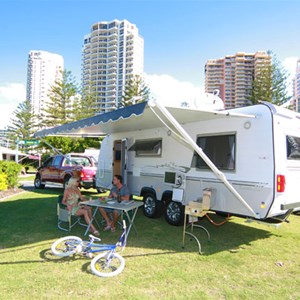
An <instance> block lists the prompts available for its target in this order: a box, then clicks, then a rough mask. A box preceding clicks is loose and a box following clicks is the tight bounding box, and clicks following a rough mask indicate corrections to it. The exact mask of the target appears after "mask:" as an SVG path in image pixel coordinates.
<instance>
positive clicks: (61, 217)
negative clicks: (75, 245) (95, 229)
mask: <svg viewBox="0 0 300 300" xmlns="http://www.w3.org/2000/svg"><path fill="white" fill-rule="evenodd" d="M62 199H63V195H59V196H58V200H57V227H58V228H59V229H60V230H64V231H71V228H72V227H73V226H75V225H76V224H79V225H81V226H85V227H87V226H88V225H87V224H85V223H82V222H81V217H80V216H74V215H72V214H71V212H70V211H68V210H67V208H66V206H65V205H64V204H62V203H61V202H62ZM63 223H66V225H63Z"/></svg>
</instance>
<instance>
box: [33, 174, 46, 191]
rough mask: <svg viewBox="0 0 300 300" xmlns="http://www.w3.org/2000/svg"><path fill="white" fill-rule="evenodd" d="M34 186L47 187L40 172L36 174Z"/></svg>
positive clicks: (38, 187) (37, 187)
mask: <svg viewBox="0 0 300 300" xmlns="http://www.w3.org/2000/svg"><path fill="white" fill-rule="evenodd" d="M34 187H35V188H36V189H43V188H45V184H43V183H42V178H41V175H40V174H37V175H36V176H35V179H34Z"/></svg>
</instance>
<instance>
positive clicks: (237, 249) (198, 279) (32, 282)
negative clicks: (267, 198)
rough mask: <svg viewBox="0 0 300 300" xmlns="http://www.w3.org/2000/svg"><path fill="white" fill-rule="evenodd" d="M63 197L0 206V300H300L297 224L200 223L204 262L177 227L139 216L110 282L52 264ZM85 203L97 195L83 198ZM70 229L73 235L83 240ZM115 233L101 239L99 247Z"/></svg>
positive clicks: (75, 265) (36, 195) (83, 267)
mask: <svg viewBox="0 0 300 300" xmlns="http://www.w3.org/2000/svg"><path fill="white" fill-rule="evenodd" d="M61 192H62V190H61V189H45V190H34V191H31V192H25V193H22V194H19V195H16V196H14V197H12V198H10V199H5V200H2V201H0V270H1V272H0V274H1V277H0V291H1V293H0V295H1V296H0V299H18V298H19V299H74V298H91V299H96V298H103V299H300V249H299V248H300V243H299V241H300V216H296V215H292V216H291V217H290V223H284V224H282V225H281V227H279V228H273V227H269V226H266V225H262V224H257V223H250V224H249V223H245V220H243V219H239V218H232V219H231V220H230V221H229V222H227V223H226V224H225V225H223V226H220V227H216V226H214V225H212V224H210V223H209V222H208V220H207V219H206V218H204V219H203V220H202V221H201V225H203V226H205V227H206V228H207V229H208V230H209V232H210V235H211V241H210V242H208V241H207V237H206V235H205V232H204V231H201V230H197V232H196V234H197V236H199V239H200V241H201V245H202V250H203V255H199V254H198V247H197V244H196V242H195V241H193V240H192V241H190V239H189V238H186V243H185V248H184V249H182V231H183V227H174V226H170V225H168V224H167V223H166V221H165V220H164V219H163V218H159V219H148V218H146V217H144V216H143V213H142V210H140V211H139V212H138V214H137V217H136V222H135V225H136V228H137V230H138V234H137V235H136V234H135V233H134V231H132V232H131V233H130V236H129V238H128V243H127V247H126V249H125V251H124V252H123V253H122V255H123V257H124V258H125V260H126V266H125V269H124V271H123V272H122V273H121V274H120V275H118V276H116V277H112V278H100V277H97V276H95V275H93V274H91V272H90V266H89V265H90V259H88V258H85V257H80V256H75V257H71V258H57V257H55V256H53V255H52V254H51V252H50V247H51V244H52V243H53V242H54V241H55V240H56V239H57V238H60V237H62V236H65V235H69V234H68V233H65V232H63V231H60V230H58V229H57V227H56V225H57V220H56V199H57V195H58V194H60V193H61ZM85 193H86V194H87V195H89V194H90V195H93V196H94V195H95V193H93V192H89V191H86V192H85ZM212 218H214V219H215V220H217V221H221V219H218V218H217V217H216V216H214V215H213V216H212ZM83 233H84V228H83V227H80V226H76V227H74V228H73V230H72V232H71V234H72V235H78V236H80V237H83ZM120 234H121V230H120V229H118V230H117V231H116V232H115V233H111V232H105V233H102V232H101V238H102V240H103V242H105V243H114V242H116V241H117V239H118V237H119V235H120Z"/></svg>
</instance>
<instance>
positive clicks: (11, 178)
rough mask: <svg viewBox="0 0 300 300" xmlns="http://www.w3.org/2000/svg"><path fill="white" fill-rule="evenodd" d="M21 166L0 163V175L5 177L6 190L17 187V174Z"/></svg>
mask: <svg viewBox="0 0 300 300" xmlns="http://www.w3.org/2000/svg"><path fill="white" fill-rule="evenodd" d="M21 169H22V166H21V165H19V164H17V163H16V162H14V161H6V160H2V161H0V174H4V175H6V176H7V186H8V188H14V187H17V186H18V182H19V178H18V177H19V174H20V172H21Z"/></svg>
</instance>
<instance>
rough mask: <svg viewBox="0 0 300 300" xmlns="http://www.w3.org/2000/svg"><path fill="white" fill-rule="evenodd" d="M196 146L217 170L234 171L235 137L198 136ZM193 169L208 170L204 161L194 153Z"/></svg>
mask: <svg viewBox="0 0 300 300" xmlns="http://www.w3.org/2000/svg"><path fill="white" fill-rule="evenodd" d="M197 145H198V146H199V147H200V148H202V150H203V151H204V153H205V154H206V155H207V156H208V157H209V159H210V160H211V161H212V162H213V163H214V164H215V165H216V167H217V168H218V169H222V170H234V169H235V135H234V134H230V135H216V136H200V137H198V138H197ZM192 167H193V168H199V169H208V168H209V167H208V166H207V164H206V163H205V162H204V160H203V159H202V158H201V157H200V156H199V155H198V153H196V152H195V153H194V157H193V161H192Z"/></svg>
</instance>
